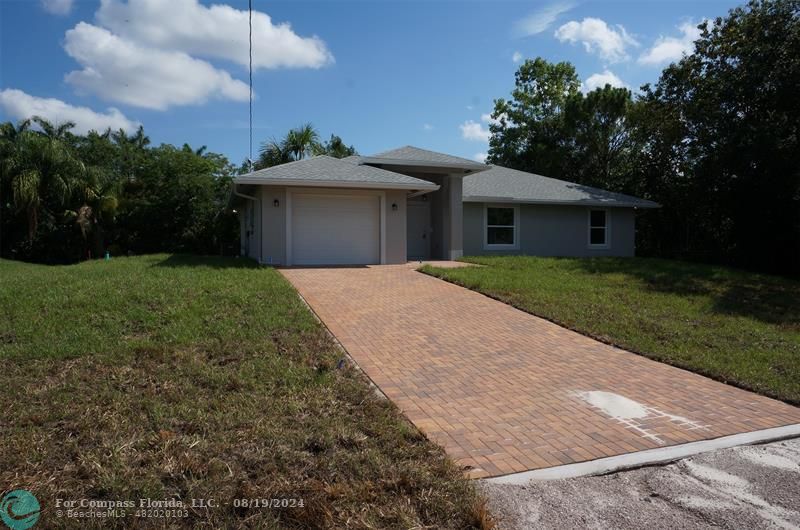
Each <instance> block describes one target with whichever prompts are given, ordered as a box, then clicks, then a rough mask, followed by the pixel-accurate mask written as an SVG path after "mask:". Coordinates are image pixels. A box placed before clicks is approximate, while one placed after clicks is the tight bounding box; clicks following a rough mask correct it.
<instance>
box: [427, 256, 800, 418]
mask: <svg viewBox="0 0 800 530" xmlns="http://www.w3.org/2000/svg"><path fill="white" fill-rule="evenodd" d="M465 261H468V262H471V263H477V264H480V265H484V266H483V267H464V268H458V269H435V268H432V267H430V266H426V267H425V268H424V269H423V271H424V272H427V273H428V274H432V275H435V276H438V277H440V278H443V279H445V280H448V281H451V282H454V283H457V284H460V285H463V286H465V287H468V288H470V289H474V290H476V291H480V292H482V293H484V294H486V295H489V296H491V297H493V298H497V299H499V300H502V301H504V302H506V303H509V304H511V305H513V306H516V307H518V308H520V309H522V310H524V311H527V312H529V313H532V314H534V315H538V316H541V317H544V318H546V319H549V320H552V321H554V322H556V323H558V324H561V325H563V326H565V327H568V328H571V329H574V330H576V331H578V332H580V333H584V334H586V335H590V336H592V337H595V338H598V339H600V340H602V341H605V342H609V343H612V344H615V345H618V346H620V347H622V348H626V349H628V350H631V351H634V352H637V353H640V354H642V355H646V356H647V357H651V358H653V359H656V360H659V361H663V362H666V363H669V364H673V365H676V366H680V367H682V368H686V369H688V370H692V371H694V372H698V373H701V374H704V375H707V376H710V377H713V378H715V379H718V380H721V381H726V382H729V383H732V384H736V385H739V386H741V387H744V388H747V389H750V390H754V391H756V392H759V393H762V394H766V395H768V396H772V397H775V398H778V399H782V400H785V401H788V402H790V403H794V404H800V282H797V281H793V280H788V279H783V278H779V277H774V276H766V275H759V274H752V273H747V272H743V271H737V270H732V269H727V268H724V267H713V266H708V265H699V264H690V263H684V262H678V261H669V260H658V259H644V258H630V259H625V258H595V259H566V258H536V257H476V258H465Z"/></svg>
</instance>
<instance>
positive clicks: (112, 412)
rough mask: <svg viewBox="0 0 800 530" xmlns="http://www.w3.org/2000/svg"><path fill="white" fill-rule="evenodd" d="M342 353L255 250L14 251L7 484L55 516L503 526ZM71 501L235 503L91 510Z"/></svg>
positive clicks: (2, 347) (180, 523)
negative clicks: (93, 254)
mask: <svg viewBox="0 0 800 530" xmlns="http://www.w3.org/2000/svg"><path fill="white" fill-rule="evenodd" d="M341 357H342V353H341V352H340V351H339V350H337V349H336V347H335V346H334V344H333V343H332V341H331V339H330V338H329V337H328V336H327V335H326V332H325V331H324V329H322V327H321V325H320V324H319V323H318V322H317V321H316V320H315V318H314V317H313V315H312V314H311V313H310V312H309V310H308V309H307V308H306V307H305V306H304V305H303V303H302V302H301V301H300V300H299V298H298V297H297V295H296V293H295V291H294V290H293V289H292V287H291V286H290V285H289V284H288V283H287V282H286V281H285V280H284V279H283V278H282V277H281V276H280V274H279V273H277V272H276V271H275V270H273V269H267V268H260V267H256V266H255V265H253V264H252V263H251V262H249V261H243V260H235V259H222V258H219V259H215V258H190V257H181V256H168V255H156V256H147V257H137V258H115V259H113V260H111V261H109V262H104V261H94V262H87V263H82V264H79V265H74V266H64V267H46V266H40V265H31V264H25V263H18V262H10V261H0V370H2V373H3V379H2V381H3V384H2V386H0V402H2V404H3V406H2V409H3V415H2V418H1V419H0V489H7V490H10V489H17V488H24V489H28V490H30V491H32V492H33V493H34V494H35V495H36V496H37V497H38V499H39V501H40V503H41V505H42V516H41V519H40V522H39V525H40V526H42V527H46V528H78V527H80V528H101V527H102V528H108V527H111V528H129V527H131V526H135V527H138V528H151V527H153V528H184V527H185V528H286V527H289V528H329V527H336V528H342V527H351V528H412V527H416V528H422V527H425V528H427V527H436V528H467V527H473V526H480V525H481V524H484V525H485V526H490V524H491V521H490V520H489V518H488V515H487V514H486V512H485V509H484V505H483V504H482V501H481V499H480V498H479V497H478V496H477V494H476V492H475V490H474V488H473V486H472V484H471V483H469V482H468V481H466V480H465V479H464V478H463V476H462V473H461V471H460V470H459V469H457V468H456V467H455V465H454V464H452V462H451V461H450V460H448V459H447V458H446V457H445V455H444V453H443V451H442V450H441V449H440V448H439V447H438V446H436V445H434V444H433V443H431V442H429V441H428V440H427V439H426V438H425V437H424V436H423V435H421V434H420V432H419V431H418V430H417V429H416V428H415V427H414V426H413V425H412V424H410V423H409V422H408V421H406V420H405V419H404V418H403V417H402V416H401V415H400V414H399V412H398V410H397V409H396V408H395V407H394V406H392V405H391V404H390V403H389V402H387V401H385V400H383V399H381V398H379V397H378V396H377V395H376V394H375V393H374V392H373V391H372V390H371V388H370V387H369V385H368V383H367V382H366V380H365V379H364V377H363V376H362V375H361V374H360V373H359V372H358V371H357V370H356V369H355V368H352V367H351V366H350V365H349V364H347V363H345V364H344V365H343V366H342V367H339V361H340V359H341ZM57 498H62V499H68V500H69V499H72V500H76V499H84V498H85V499H92V500H134V501H136V500H138V499H141V498H153V499H171V498H179V499H183V500H184V501H185V502H187V503H188V502H189V499H192V498H194V499H210V498H213V499H215V501H216V503H217V504H218V507H216V508H190V509H188V515H187V517H185V518H178V519H164V518H153V519H137V518H135V517H133V516H132V515H128V516H127V517H126V518H124V519H82V520H75V519H66V518H58V517H56V513H55V510H56V507H55V500H56V499H57ZM238 498H245V499H252V498H284V499H295V503H296V504H299V500H300V499H302V504H303V506H302V507H300V506H298V505H296V506H294V507H286V508H249V509H248V508H237V507H235V506H234V504H233V500H234V499H238ZM137 502H138V501H137ZM226 503H227V504H226ZM133 511H134V510H127V512H128V513H129V514H131V513H132V512H133Z"/></svg>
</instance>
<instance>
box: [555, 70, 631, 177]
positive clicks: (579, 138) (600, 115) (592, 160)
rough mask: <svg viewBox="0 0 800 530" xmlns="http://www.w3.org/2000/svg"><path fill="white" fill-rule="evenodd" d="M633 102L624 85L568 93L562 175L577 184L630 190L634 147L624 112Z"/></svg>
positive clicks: (563, 135) (626, 111)
mask: <svg viewBox="0 0 800 530" xmlns="http://www.w3.org/2000/svg"><path fill="white" fill-rule="evenodd" d="M632 104H633V99H632V98H631V93H630V91H629V90H627V89H625V88H615V87H612V86H610V85H606V86H605V87H603V88H598V89H596V90H594V91H592V92H589V93H588V94H586V95H585V96H584V95H583V94H580V93H578V94H574V95H572V96H570V97H569V98H568V99H567V100H566V102H565V106H564V129H563V131H562V132H561V133H560V136H561V140H562V142H563V146H564V147H565V153H564V159H563V164H564V166H565V169H564V174H563V175H564V176H565V177H567V178H568V180H573V181H575V182H579V183H581V184H587V185H590V186H596V187H599V188H605V189H610V190H613V191H631V190H630V187H631V183H630V182H629V179H630V178H631V176H632V175H631V171H630V170H631V168H630V156H631V151H632V150H633V149H634V145H633V141H632V138H631V134H630V124H629V123H628V114H629V112H630V106H631V105H632Z"/></svg>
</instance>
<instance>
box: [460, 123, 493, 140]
mask: <svg viewBox="0 0 800 530" xmlns="http://www.w3.org/2000/svg"><path fill="white" fill-rule="evenodd" d="M459 128H460V129H461V137H462V138H464V139H465V140H474V141H480V142H488V141H489V135H490V134H491V133H490V132H489V129H486V128H484V127H483V125H481V124H480V123H478V122H476V121H473V120H467V121H465V122H464V123H462V124H461V125H459Z"/></svg>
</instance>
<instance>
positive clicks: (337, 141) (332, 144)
mask: <svg viewBox="0 0 800 530" xmlns="http://www.w3.org/2000/svg"><path fill="white" fill-rule="evenodd" d="M314 154H315V155H328V156H332V157H333V158H345V157H348V156H353V155H355V154H357V153H356V148H355V147H353V146H352V145H350V146H348V145H347V144H346V143H344V141H343V140H342V139H341V138H340V137H338V136H336V135H335V134H332V135H331V139H330V140H328V141H326V142H325V143H322V144H319V145H318V147H317V149H316V151H315V152H314Z"/></svg>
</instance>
